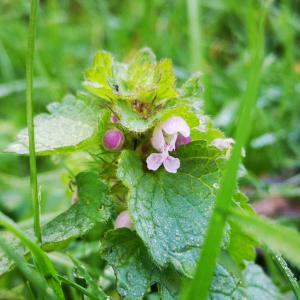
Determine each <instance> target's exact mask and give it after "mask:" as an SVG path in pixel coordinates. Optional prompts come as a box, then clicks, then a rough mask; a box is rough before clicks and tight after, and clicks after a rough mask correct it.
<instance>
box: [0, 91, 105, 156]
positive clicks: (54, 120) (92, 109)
mask: <svg viewBox="0 0 300 300" xmlns="http://www.w3.org/2000/svg"><path fill="white" fill-rule="evenodd" d="M47 109H48V111H49V114H40V115H37V116H36V117H35V119H34V123H35V146H36V153H37V154H38V155H49V154H56V153H60V152H66V151H75V150H77V149H80V148H82V147H83V146H85V145H86V144H87V143H89V142H90V141H91V140H92V139H93V138H94V137H95V135H96V133H97V127H98V119H99V113H100V107H98V106H96V104H92V103H89V104H87V103H86V102H84V101H81V100H77V99H76V98H75V97H74V96H71V95H68V96H66V97H65V98H64V99H63V102H62V103H58V102H53V103H51V104H49V105H48V107H47ZM6 150H7V151H9V152H14V153H17V154H28V153H29V152H28V134H27V129H23V130H21V131H20V133H19V134H18V136H17V141H16V142H14V143H12V144H10V145H9V146H8V147H7V149H6Z"/></svg>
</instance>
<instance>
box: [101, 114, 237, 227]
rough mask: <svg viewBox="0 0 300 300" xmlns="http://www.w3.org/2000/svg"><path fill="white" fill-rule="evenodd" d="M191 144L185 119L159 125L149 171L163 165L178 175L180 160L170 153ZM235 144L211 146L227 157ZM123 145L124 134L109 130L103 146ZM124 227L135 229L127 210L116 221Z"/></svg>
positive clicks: (221, 141)
mask: <svg viewBox="0 0 300 300" xmlns="http://www.w3.org/2000/svg"><path fill="white" fill-rule="evenodd" d="M111 122H112V123H114V124H115V123H118V119H117V117H115V116H112V118H111ZM190 142H191V138H190V127H189V126H188V124H187V123H186V121H185V120H184V119H182V118H180V117H172V118H170V119H169V120H167V121H166V122H164V123H162V124H159V125H157V126H156V127H155V128H154V131H153V134H152V137H151V144H152V146H153V148H154V149H155V150H157V151H158V152H157V153H151V154H150V155H149V156H148V157H147V159H146V164H147V168H148V170H151V171H156V170H158V169H159V167H160V166H161V165H163V166H164V168H165V170H166V171H167V172H169V173H176V172H177V170H178V168H179V167H180V160H179V159H178V158H176V157H173V156H171V155H170V154H169V153H170V152H172V151H175V150H176V149H178V147H180V146H181V145H185V144H189V143H190ZM233 143H234V140H233V139H230V138H228V139H221V138H217V139H215V140H214V141H213V142H212V143H211V145H212V146H214V147H216V148H217V149H219V150H226V151H227V152H226V156H228V155H229V154H230V149H231V145H232V144H233ZM123 144H124V134H123V133H122V132H121V131H120V130H118V129H111V130H108V131H107V132H106V133H105V135H104V137H103V146H104V147H105V148H106V149H107V150H110V151H118V150H121V149H122V146H123ZM122 227H127V228H129V229H133V228H134V227H133V224H132V221H131V218H130V215H129V212H128V211H127V210H125V211H123V212H121V213H120V214H119V215H118V217H117V219H116V221H115V228H122Z"/></svg>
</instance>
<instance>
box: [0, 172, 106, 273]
mask: <svg viewBox="0 0 300 300" xmlns="http://www.w3.org/2000/svg"><path fill="white" fill-rule="evenodd" d="M76 183H77V187H78V198H79V200H78V202H77V203H76V204H74V205H72V206H71V207H70V208H69V209H68V210H66V211H65V212H63V213H62V214H60V215H58V216H57V217H56V218H54V219H53V220H52V221H50V222H48V223H47V224H45V225H44V226H43V227H42V232H43V241H42V242H43V245H42V247H43V249H44V250H45V251H51V250H54V249H57V248H60V247H63V246H64V245H66V244H67V243H68V242H70V240H72V239H75V238H78V237H80V236H83V235H84V234H86V233H87V232H88V231H90V230H91V229H92V228H94V227H95V226H96V225H98V224H101V223H106V222H108V220H109V217H110V207H111V198H110V196H109V191H108V188H107V187H106V185H105V184H104V183H103V182H102V181H101V180H100V179H99V178H98V175H97V173H93V172H82V173H79V174H78V175H77V176H76ZM2 238H4V239H5V241H6V242H7V243H8V244H9V245H10V246H11V247H13V248H14V249H15V251H16V252H17V253H18V254H20V255H22V256H24V255H27V254H28V250H27V249H25V248H24V247H23V246H22V244H21V243H20V242H19V241H18V240H17V239H16V238H14V237H13V236H12V235H11V234H9V233H6V232H3V233H2ZM13 266H14V262H13V261H12V260H10V259H9V258H8V257H7V256H6V255H5V253H3V252H2V251H0V275H2V274H4V273H6V272H8V271H9V270H10V269H11V268H12V267H13Z"/></svg>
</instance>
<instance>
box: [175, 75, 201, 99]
mask: <svg viewBox="0 0 300 300" xmlns="http://www.w3.org/2000/svg"><path fill="white" fill-rule="evenodd" d="M201 76H202V73H201V72H195V73H194V74H192V75H191V77H190V78H189V79H188V80H187V81H186V82H184V84H183V85H182V86H181V88H180V91H179V92H180V94H179V95H180V99H184V100H188V101H190V102H192V103H193V104H194V103H195V102H197V101H198V102H199V101H201V97H202V94H203V91H204V87H203V84H202V82H201Z"/></svg>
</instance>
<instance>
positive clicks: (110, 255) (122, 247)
mask: <svg viewBox="0 0 300 300" xmlns="http://www.w3.org/2000/svg"><path fill="white" fill-rule="evenodd" d="M102 246H103V250H102V251H103V253H104V254H105V259H106V260H107V262H108V263H109V264H110V265H111V266H112V267H113V269H114V271H115V274H116V277H117V289H118V292H119V293H120V295H121V296H122V297H123V298H122V299H126V300H130V299H132V300H136V299H142V297H143V296H144V294H145V293H146V291H147V290H148V289H149V288H150V285H151V283H152V282H153V278H154V277H155V274H156V267H155V266H154V265H153V264H152V262H151V260H150V256H149V254H148V253H147V251H146V248H145V247H144V245H143V244H142V243H141V240H140V239H139V238H138V237H137V236H136V234H135V233H134V232H131V231H129V230H128V229H119V230H115V231H111V232H108V233H107V235H106V237H105V240H103V242H102Z"/></svg>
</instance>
